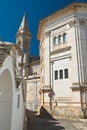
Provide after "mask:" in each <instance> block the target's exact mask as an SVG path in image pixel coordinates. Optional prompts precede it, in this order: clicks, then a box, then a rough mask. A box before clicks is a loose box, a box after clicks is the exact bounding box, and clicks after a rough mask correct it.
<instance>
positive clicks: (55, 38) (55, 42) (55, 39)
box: [53, 37, 58, 45]
mask: <svg viewBox="0 0 87 130" xmlns="http://www.w3.org/2000/svg"><path fill="white" fill-rule="evenodd" d="M53 43H54V45H57V44H58V38H57V37H54V38H53Z"/></svg>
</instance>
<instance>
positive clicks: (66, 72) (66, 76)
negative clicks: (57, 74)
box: [64, 69, 69, 79]
mask: <svg viewBox="0 0 87 130" xmlns="http://www.w3.org/2000/svg"><path fill="white" fill-rule="evenodd" d="M64 77H65V79H67V78H68V77H69V75H68V69H64Z"/></svg>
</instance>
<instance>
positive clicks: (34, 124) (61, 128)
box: [28, 116, 86, 130]
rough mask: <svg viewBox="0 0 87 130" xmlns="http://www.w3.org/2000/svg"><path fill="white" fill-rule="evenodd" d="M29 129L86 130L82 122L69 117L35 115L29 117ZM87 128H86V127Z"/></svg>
mask: <svg viewBox="0 0 87 130" xmlns="http://www.w3.org/2000/svg"><path fill="white" fill-rule="evenodd" d="M28 130H84V129H83V128H82V122H80V121H75V120H67V119H58V120H54V119H52V118H41V117H38V116H36V117H33V118H31V119H29V123H28ZM85 130H86V129H85Z"/></svg>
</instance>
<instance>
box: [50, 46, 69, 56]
mask: <svg viewBox="0 0 87 130" xmlns="http://www.w3.org/2000/svg"><path fill="white" fill-rule="evenodd" d="M69 50H71V46H68V47H65V48H60V49H57V50H55V51H52V52H51V53H50V54H51V55H54V54H58V53H62V52H64V51H69Z"/></svg>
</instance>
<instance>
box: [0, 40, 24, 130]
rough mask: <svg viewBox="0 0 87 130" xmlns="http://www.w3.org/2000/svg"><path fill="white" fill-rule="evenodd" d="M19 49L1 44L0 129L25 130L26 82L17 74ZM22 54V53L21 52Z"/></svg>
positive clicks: (8, 44) (10, 44)
mask: <svg viewBox="0 0 87 130" xmlns="http://www.w3.org/2000/svg"><path fill="white" fill-rule="evenodd" d="M19 50H20V49H18V47H17V46H16V45H13V44H12V43H7V42H4V43H3V42H0V129H1V130H15V129H16V130H23V127H24V116H25V100H24V99H25V95H24V86H25V85H24V81H23V78H22V77H19V76H18V74H17V72H18V71H17V68H16V66H17V64H18V63H17V62H16V58H17V57H19V55H17V56H16V54H17V53H19ZM20 52H21V51H20Z"/></svg>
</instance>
